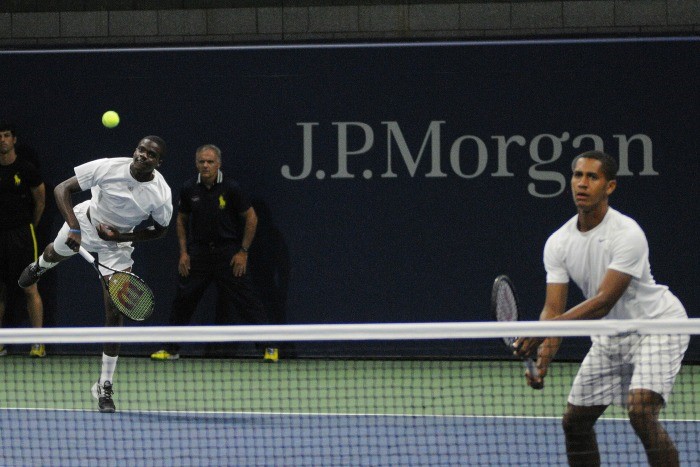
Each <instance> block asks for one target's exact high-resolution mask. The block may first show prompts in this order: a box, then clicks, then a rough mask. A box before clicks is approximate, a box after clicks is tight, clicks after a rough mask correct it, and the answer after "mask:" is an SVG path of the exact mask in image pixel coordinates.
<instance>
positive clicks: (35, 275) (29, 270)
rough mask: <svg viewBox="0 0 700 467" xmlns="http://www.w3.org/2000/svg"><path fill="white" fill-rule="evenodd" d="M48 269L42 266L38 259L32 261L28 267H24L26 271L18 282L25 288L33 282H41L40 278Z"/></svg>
mask: <svg viewBox="0 0 700 467" xmlns="http://www.w3.org/2000/svg"><path fill="white" fill-rule="evenodd" d="M46 271H48V269H47V268H42V267H41V266H39V262H38V261H37V262H36V263H32V264H30V265H29V266H27V267H26V268H24V271H22V274H21V275H20V276H19V280H18V281H17V284H19V286H20V287H22V288H23V289H26V288H27V287H29V286H30V285H32V284H36V283H37V282H39V278H40V277H41V275H42V274H44V273H45V272H46Z"/></svg>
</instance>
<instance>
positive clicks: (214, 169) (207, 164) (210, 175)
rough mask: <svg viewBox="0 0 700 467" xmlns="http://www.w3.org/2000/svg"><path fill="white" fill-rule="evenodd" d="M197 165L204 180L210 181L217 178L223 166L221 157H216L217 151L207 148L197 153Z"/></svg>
mask: <svg viewBox="0 0 700 467" xmlns="http://www.w3.org/2000/svg"><path fill="white" fill-rule="evenodd" d="M195 163H196V165H197V172H199V175H201V176H202V179H203V180H204V181H207V182H210V181H213V180H216V177H217V175H218V173H219V169H220V168H221V162H220V161H219V158H218V157H216V153H215V152H214V151H213V150H211V149H205V150H204V151H202V152H200V153H199V154H197V158H196V161H195Z"/></svg>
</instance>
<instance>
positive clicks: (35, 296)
mask: <svg viewBox="0 0 700 467" xmlns="http://www.w3.org/2000/svg"><path fill="white" fill-rule="evenodd" d="M24 295H25V297H26V298H27V313H28V314H29V322H30V323H31V325H32V327H33V328H41V327H43V325H44V302H43V301H42V300H41V295H39V289H38V288H37V285H36V284H32V285H30V286H29V287H27V288H26V289H24Z"/></svg>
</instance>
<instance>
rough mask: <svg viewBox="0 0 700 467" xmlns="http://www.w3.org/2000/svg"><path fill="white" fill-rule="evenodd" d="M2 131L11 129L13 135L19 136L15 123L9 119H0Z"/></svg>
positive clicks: (0, 129)
mask: <svg viewBox="0 0 700 467" xmlns="http://www.w3.org/2000/svg"><path fill="white" fill-rule="evenodd" d="M0 131H9V132H10V133H12V136H17V132H16V129H15V124H14V123H12V122H10V121H8V120H0Z"/></svg>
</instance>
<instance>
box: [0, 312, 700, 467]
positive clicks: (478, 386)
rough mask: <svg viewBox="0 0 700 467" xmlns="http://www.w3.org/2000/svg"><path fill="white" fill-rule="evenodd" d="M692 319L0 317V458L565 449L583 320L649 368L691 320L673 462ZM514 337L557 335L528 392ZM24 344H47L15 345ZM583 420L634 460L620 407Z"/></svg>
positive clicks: (234, 459) (404, 455)
mask: <svg viewBox="0 0 700 467" xmlns="http://www.w3.org/2000/svg"><path fill="white" fill-rule="evenodd" d="M698 334H700V319H691V320H688V321H682V322H678V321H653V322H650V321H613V320H603V321H586V322H575V323H571V322H569V323H560V322H557V323H555V322H535V323H530V322H528V323H523V322H520V323H486V322H480V323H415V324H348V325H288V326H195V327H135V326H134V327H125V328H53V329H1V330H0V342H1V343H3V344H5V345H6V346H7V348H8V349H9V350H10V352H9V353H8V355H6V356H3V357H0V368H1V369H2V370H1V371H2V375H3V376H2V382H1V383H0V464H1V465H9V466H25V465H71V466H80V465H86V466H87V465H124V466H130V465H133V466H143V465H149V466H159V465H162V466H178V465H181V466H186V465H197V466H207V465H211V466H222V465H241V466H243V465H246V466H247V465H255V466H268V465H269V466H280V465H285V466H319V465H323V466H335V465H338V466H360V465H362V466H366V465H371V466H399V465H406V466H436V465H441V466H449V465H455V466H457V465H459V466H464V465H476V466H478V465H484V466H486V465H488V466H493V465H508V466H512V465H566V463H567V451H566V442H565V436H564V430H563V428H562V414H563V413H564V410H565V407H566V404H567V397H568V394H569V391H570V389H571V387H572V383H573V380H574V377H575V375H576V373H577V371H578V369H579V367H581V359H582V357H583V356H584V355H585V353H586V352H587V350H588V347H589V346H590V341H591V339H590V336H596V337H595V338H596V339H612V340H617V341H615V344H616V345H617V344H619V345H617V347H616V348H621V349H624V350H623V352H625V354H626V355H628V354H634V353H635V352H634V350H635V349H637V348H649V349H650V352H649V354H647V355H645V354H642V355H641V356H640V358H641V359H642V362H643V364H642V365H641V366H640V368H641V367H642V366H643V367H644V368H645V370H644V372H642V373H643V374H642V375H641V377H642V378H643V379H644V378H646V379H649V380H651V381H657V380H664V378H665V377H664V376H663V375H661V374H659V375H658V376H657V375H656V373H657V372H663V371H665V367H666V366H668V365H667V364H666V363H665V362H667V361H668V360H669V358H666V357H665V355H666V351H667V348H668V346H671V347H673V344H674V343H676V342H679V341H682V340H683V339H687V336H690V348H689V349H688V351H687V352H686V354H685V358H684V359H683V363H682V365H681V368H680V371H679V372H678V375H677V377H676V378H675V384H674V385H673V389H672V391H671V392H670V394H669V395H668V397H667V404H666V405H665V407H664V408H663V410H662V411H661V414H660V420H661V424H662V426H663V427H664V430H665V432H667V433H668V434H669V436H670V438H671V439H672V440H673V441H674V443H675V446H676V448H677V451H678V454H679V458H680V462H681V464H682V465H699V464H700V452H699V450H698V444H697V443H698V439H700V352H699V350H700V349H699V346H700V339H699V338H698ZM513 335H516V336H525V335H527V336H565V338H564V340H563V344H562V347H561V349H560V351H559V353H558V356H557V358H556V359H555V360H554V362H553V363H552V364H551V366H550V368H549V373H548V375H547V377H546V379H545V387H544V389H543V390H541V391H535V390H533V389H531V388H529V387H527V385H526V383H525V378H524V371H525V370H524V366H523V364H522V362H521V361H519V360H517V359H515V358H513V357H512V356H511V355H509V352H508V351H507V349H506V348H505V347H504V346H503V343H502V341H501V339H500V337H501V336H513ZM164 341H167V342H181V343H186V344H184V347H183V350H182V352H181V358H180V359H179V360H172V361H153V360H151V359H150V358H149V355H150V353H151V352H153V351H155V350H157V349H158V348H160V347H161V343H162V342H164ZM35 342H43V343H45V344H46V346H47V349H49V352H48V356H47V357H46V358H42V359H36V358H34V359H30V358H29V357H28V356H27V354H28V350H29V347H30V345H31V344H33V343H35ZM106 342H121V343H122V352H121V356H120V358H119V361H118V365H117V369H116V373H115V375H114V381H113V388H114V395H113V398H114V402H115V403H116V412H115V413H100V412H99V411H98V410H97V402H96V400H95V399H93V397H92V395H91V391H90V389H91V387H92V385H93V384H94V383H95V382H96V381H97V378H99V376H100V366H101V358H100V355H101V350H100V349H101V344H102V343H106ZM270 342H275V343H277V345H279V347H280V348H281V352H280V360H279V361H278V362H277V363H274V364H264V363H263V360H262V354H259V353H258V350H257V349H258V348H259V346H256V345H255V343H260V344H261V345H265V344H268V343H270ZM681 344H682V342H681ZM205 345H206V346H217V347H218V350H217V352H216V353H215V354H216V355H217V356H211V355H212V354H211V353H208V352H207V351H206V350H202V348H204V347H203V346H205ZM188 346H189V347H188ZM222 348H223V349H224V351H221V349H222ZM222 355H223V356H222ZM609 358H615V357H610V356H607V357H606V359H609ZM591 364H592V365H593V366H596V365H604V364H607V363H605V362H604V361H603V359H602V358H598V360H595V361H593V362H592V363H591ZM631 369H632V366H627V365H625V366H624V370H623V371H622V372H621V373H620V374H621V375H622V376H621V378H622V379H624V378H627V377H628V376H631V374H632V373H631V372H630V370H631ZM637 377H639V374H637ZM610 381H612V382H613V383H614V382H615V381H616V379H615V378H614V377H612V379H611V380H610ZM610 381H609V382H610ZM633 381H636V379H634V378H633ZM599 382H600V381H598V382H596V384H595V385H594V388H597V387H598V383H599ZM633 385H634V383H633ZM583 387H584V390H585V388H586V386H585V385H583ZM584 392H585V391H584ZM637 429H640V428H639V427H638V428H637ZM595 430H596V434H597V443H598V446H599V451H600V456H601V460H602V464H603V465H647V453H646V452H645V449H644V447H643V445H642V443H641V441H640V439H639V437H638V436H637V434H636V433H635V429H634V428H633V427H632V424H631V423H630V420H629V416H628V413H627V410H626V409H625V408H624V407H617V406H611V407H609V408H608V410H606V411H605V413H604V414H603V416H602V417H601V418H600V419H599V420H598V421H597V423H596V424H595ZM644 430H645V428H642V431H644ZM643 434H644V433H643ZM657 444H658V443H657ZM574 451H575V450H574ZM664 455H666V454H664Z"/></svg>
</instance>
